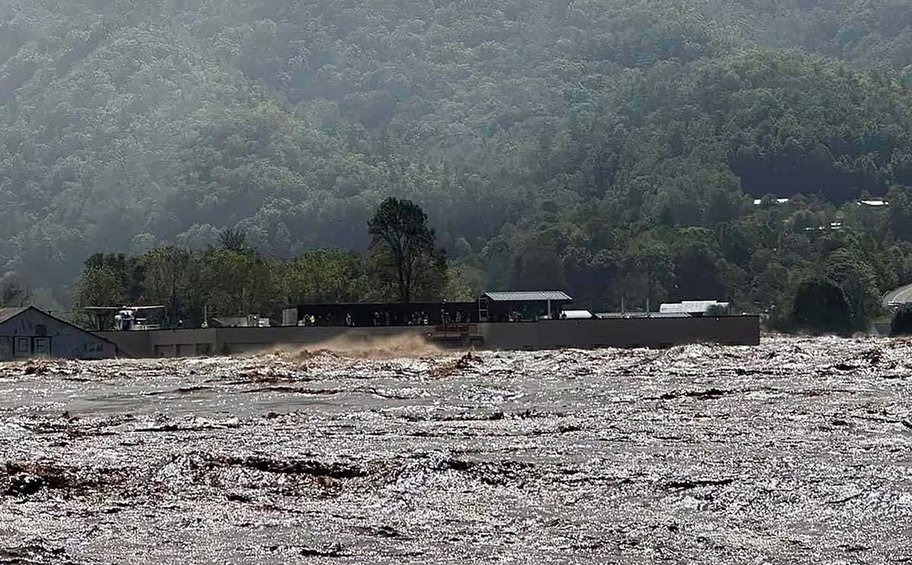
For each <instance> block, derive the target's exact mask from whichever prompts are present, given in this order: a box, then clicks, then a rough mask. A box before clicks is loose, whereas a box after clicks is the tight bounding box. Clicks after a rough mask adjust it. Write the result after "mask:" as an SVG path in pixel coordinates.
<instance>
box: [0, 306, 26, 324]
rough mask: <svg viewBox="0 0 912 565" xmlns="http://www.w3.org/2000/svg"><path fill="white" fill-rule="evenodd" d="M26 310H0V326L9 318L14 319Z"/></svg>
mask: <svg viewBox="0 0 912 565" xmlns="http://www.w3.org/2000/svg"><path fill="white" fill-rule="evenodd" d="M26 310H28V307H25V308H0V324H2V323H3V322H5V321H7V320H9V319H10V318H15V317H16V316H18V315H19V314H21V313H23V312H25V311H26Z"/></svg>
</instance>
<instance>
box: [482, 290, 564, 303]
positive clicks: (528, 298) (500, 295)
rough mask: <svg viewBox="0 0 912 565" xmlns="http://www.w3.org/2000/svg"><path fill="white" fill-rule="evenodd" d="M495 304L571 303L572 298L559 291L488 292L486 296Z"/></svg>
mask: <svg viewBox="0 0 912 565" xmlns="http://www.w3.org/2000/svg"><path fill="white" fill-rule="evenodd" d="M484 295H485V296H486V297H487V298H488V299H490V300H492V301H494V302H546V301H548V300H551V301H553V302H571V301H573V299H572V298H570V297H569V296H567V294H565V293H563V292H561V291H559V290H530V291H508V292H486V293H485V294H484Z"/></svg>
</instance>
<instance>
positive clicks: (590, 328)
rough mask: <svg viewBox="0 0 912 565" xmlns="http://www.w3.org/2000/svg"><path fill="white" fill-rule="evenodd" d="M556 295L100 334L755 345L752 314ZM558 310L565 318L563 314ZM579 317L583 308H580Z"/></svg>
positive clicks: (172, 344)
mask: <svg viewBox="0 0 912 565" xmlns="http://www.w3.org/2000/svg"><path fill="white" fill-rule="evenodd" d="M571 303H572V298H571V297H570V296H568V295H566V294H565V293H563V292H559V291H522V292H489V293H486V294H484V295H482V296H481V297H479V299H478V300H476V301H472V302H433V303H427V302H425V303H409V304H400V303H389V304H386V303H384V304H379V303H377V304H364V303H358V304H305V305H301V306H298V307H297V309H289V310H288V311H287V313H288V314H289V315H288V316H283V322H284V323H285V325H283V326H279V327H255V326H251V325H248V326H247V327H207V328H197V329H171V330H155V331H127V332H104V333H102V334H100V335H102V336H104V337H105V338H107V339H109V340H111V341H114V342H115V343H117V345H118V348H119V349H120V350H121V351H122V352H123V353H124V354H126V355H129V356H132V357H192V356H197V355H210V354H233V353H253V352H261V351H268V350H272V349H276V348H284V347H321V346H322V345H323V344H326V343H332V342H337V340H344V341H345V342H346V343H362V344H372V346H375V347H378V348H382V347H383V343H384V342H383V340H385V339H387V338H394V337H403V336H404V337H414V338H419V339H425V340H427V341H430V342H433V343H438V344H440V345H442V346H454V347H472V348H476V349H491V350H540V349H563V348H580V349H587V348H590V349H591V348H604V347H626V348H634V347H652V348H662V347H672V346H675V345H683V344H688V343H718V344H722V345H758V344H759V343H760V319H759V317H758V316H745V315H740V316H732V315H727V314H725V315H723V314H719V315H716V313H715V310H716V309H712V310H708V311H707V312H706V313H705V314H704V315H702V316H699V317H693V316H688V315H674V316H669V315H668V314H659V313H654V314H653V315H649V314H646V315H643V316H638V317H621V318H613V317H608V318H603V317H599V316H595V315H592V314H589V315H588V316H586V315H578V313H580V312H583V311H580V310H574V309H571V308H570V304H571ZM565 313H566V315H565ZM586 313H587V314H588V312H586Z"/></svg>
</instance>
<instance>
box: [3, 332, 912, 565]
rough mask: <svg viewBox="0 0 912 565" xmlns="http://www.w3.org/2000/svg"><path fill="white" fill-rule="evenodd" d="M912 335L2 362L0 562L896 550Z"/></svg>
mask: <svg viewBox="0 0 912 565" xmlns="http://www.w3.org/2000/svg"><path fill="white" fill-rule="evenodd" d="M910 391H912V344H910V343H907V342H899V341H886V340H854V341H851V340H837V339H784V338H783V339H767V340H765V341H764V343H763V344H762V345H761V346H760V347H756V348H723V347H706V346H689V347H683V348H675V349H671V350H667V351H650V350H636V351H620V350H603V351H576V350H568V351H560V352H526V353H480V354H475V355H461V354H434V355H432V356H428V357H424V358H420V357H415V358H395V359H381V358H376V357H373V356H370V357H364V356H361V357H357V356H354V357H353V356H342V355H338V354H333V353H328V352H322V353H314V354H301V353H296V354H284V355H283V354H274V355H268V356H261V357H256V358H249V359H229V358H211V359H199V360H161V361H112V362H98V363H78V362H33V363H28V364H18V365H7V366H2V367H0V458H2V460H0V562H4V563H6V562H12V563H74V564H82V563H191V562H192V563H241V562H248V563H276V564H278V563H292V562H303V563H311V562H312V563H549V562H550V563H713V564H717V563H732V564H744V563H757V564H759V563H878V564H880V563H904V562H912V395H910Z"/></svg>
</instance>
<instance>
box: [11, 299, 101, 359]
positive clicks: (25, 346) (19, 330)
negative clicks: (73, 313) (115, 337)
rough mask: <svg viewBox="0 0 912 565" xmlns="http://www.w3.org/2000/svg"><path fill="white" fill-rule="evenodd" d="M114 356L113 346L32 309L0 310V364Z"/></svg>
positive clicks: (31, 307) (71, 325)
mask: <svg viewBox="0 0 912 565" xmlns="http://www.w3.org/2000/svg"><path fill="white" fill-rule="evenodd" d="M116 355H117V346H116V345H115V344H114V343H112V342H110V341H108V340H106V339H104V338H101V337H98V336H97V335H95V334H93V333H91V332H88V331H86V330H84V329H82V328H79V327H77V326H74V325H73V324H71V323H69V322H67V321H65V320H61V319H60V318H56V317H54V316H51V315H50V314H48V313H47V312H43V311H41V310H39V309H38V308H35V307H34V306H27V307H24V308H0V361H15V360H20V359H30V358H34V357H56V358H62V359H110V358H113V357H115V356H116Z"/></svg>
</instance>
